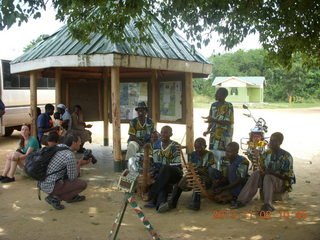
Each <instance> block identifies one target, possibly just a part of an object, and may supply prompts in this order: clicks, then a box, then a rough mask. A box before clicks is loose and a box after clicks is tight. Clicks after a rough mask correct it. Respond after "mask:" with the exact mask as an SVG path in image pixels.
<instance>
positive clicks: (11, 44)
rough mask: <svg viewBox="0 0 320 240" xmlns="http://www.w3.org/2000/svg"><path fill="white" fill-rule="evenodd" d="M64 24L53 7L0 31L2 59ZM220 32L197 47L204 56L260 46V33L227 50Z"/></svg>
mask: <svg viewBox="0 0 320 240" xmlns="http://www.w3.org/2000/svg"><path fill="white" fill-rule="evenodd" d="M63 25H64V24H63V23H62V22H59V21H57V20H55V11H54V9H52V8H51V7H48V8H47V11H45V12H42V14H41V18H38V19H29V21H28V22H27V23H22V24H21V26H18V24H15V25H13V26H12V27H11V28H10V29H9V30H3V31H0V59H6V60H13V59H15V58H17V57H19V56H20V55H22V54H23V48H24V47H25V46H27V45H28V44H29V43H30V42H31V41H32V40H35V39H36V38H38V37H39V36H40V35H42V34H48V35H51V34H53V33H54V32H56V31H57V30H58V29H59V28H60V27H61V26H63ZM218 39H219V36H218V34H213V38H212V40H211V41H210V43H209V45H208V46H206V47H205V46H203V47H202V49H197V50H198V51H199V52H200V53H201V54H202V55H203V56H204V57H207V58H208V57H210V56H211V55H212V54H218V53H226V52H235V51H237V50H239V49H243V50H249V49H256V48H260V47H261V45H260V44H259V41H258V35H251V36H249V37H247V38H246V39H245V40H244V42H242V43H241V44H239V45H238V46H237V47H235V48H233V49H232V50H230V51H225V50H224V47H221V46H220V43H219V41H218Z"/></svg>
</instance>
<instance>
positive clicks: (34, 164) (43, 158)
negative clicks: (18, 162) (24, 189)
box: [24, 146, 70, 181]
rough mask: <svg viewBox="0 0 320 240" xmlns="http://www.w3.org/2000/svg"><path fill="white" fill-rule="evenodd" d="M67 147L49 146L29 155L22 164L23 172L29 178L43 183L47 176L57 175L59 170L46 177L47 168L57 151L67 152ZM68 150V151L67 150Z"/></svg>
mask: <svg viewBox="0 0 320 240" xmlns="http://www.w3.org/2000/svg"><path fill="white" fill-rule="evenodd" d="M67 149H69V148H68V147H59V146H51V147H44V148H41V149H39V150H37V151H34V152H32V153H30V154H29V155H28V156H27V158H26V160H25V163H24V171H25V172H26V174H27V175H28V176H30V177H32V178H33V179H35V180H38V181H44V180H45V179H46V177H47V176H49V175H51V174H54V173H57V172H59V171H61V170H63V169H61V170H58V171H55V172H53V173H50V174H49V175H47V168H48V165H49V163H50V161H51V158H52V157H53V156H54V155H55V154H56V152H58V151H62V150H67ZM69 150H70V149H69Z"/></svg>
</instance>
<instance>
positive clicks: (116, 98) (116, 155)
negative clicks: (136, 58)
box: [111, 67, 124, 172]
mask: <svg viewBox="0 0 320 240" xmlns="http://www.w3.org/2000/svg"><path fill="white" fill-rule="evenodd" d="M111 104H112V131H113V160H114V171H115V172H121V171H122V170H123V168H124V166H123V165H124V161H122V156H121V130H120V69H119V67H112V68H111Z"/></svg>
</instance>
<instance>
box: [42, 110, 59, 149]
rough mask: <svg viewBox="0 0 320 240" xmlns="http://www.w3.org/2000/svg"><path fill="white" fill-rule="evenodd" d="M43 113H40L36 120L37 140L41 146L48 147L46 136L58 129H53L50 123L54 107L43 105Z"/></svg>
mask: <svg viewBox="0 0 320 240" xmlns="http://www.w3.org/2000/svg"><path fill="white" fill-rule="evenodd" d="M44 108H45V112H44V113H41V114H40V115H39V116H38V118H37V130H38V140H39V142H40V143H41V144H42V145H48V143H47V136H48V134H49V132H54V131H57V130H58V129H59V127H53V125H52V123H51V122H50V121H51V115H52V114H53V112H54V106H53V105H52V104H46V105H45V107H44Z"/></svg>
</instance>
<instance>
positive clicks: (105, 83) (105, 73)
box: [102, 68, 109, 146]
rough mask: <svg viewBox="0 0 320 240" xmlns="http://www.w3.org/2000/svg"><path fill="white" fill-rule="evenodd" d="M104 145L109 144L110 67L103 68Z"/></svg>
mask: <svg viewBox="0 0 320 240" xmlns="http://www.w3.org/2000/svg"><path fill="white" fill-rule="evenodd" d="M102 78H103V145H104V146H109V119H108V113H109V108H108V107H109V105H108V68H103V73H102Z"/></svg>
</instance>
